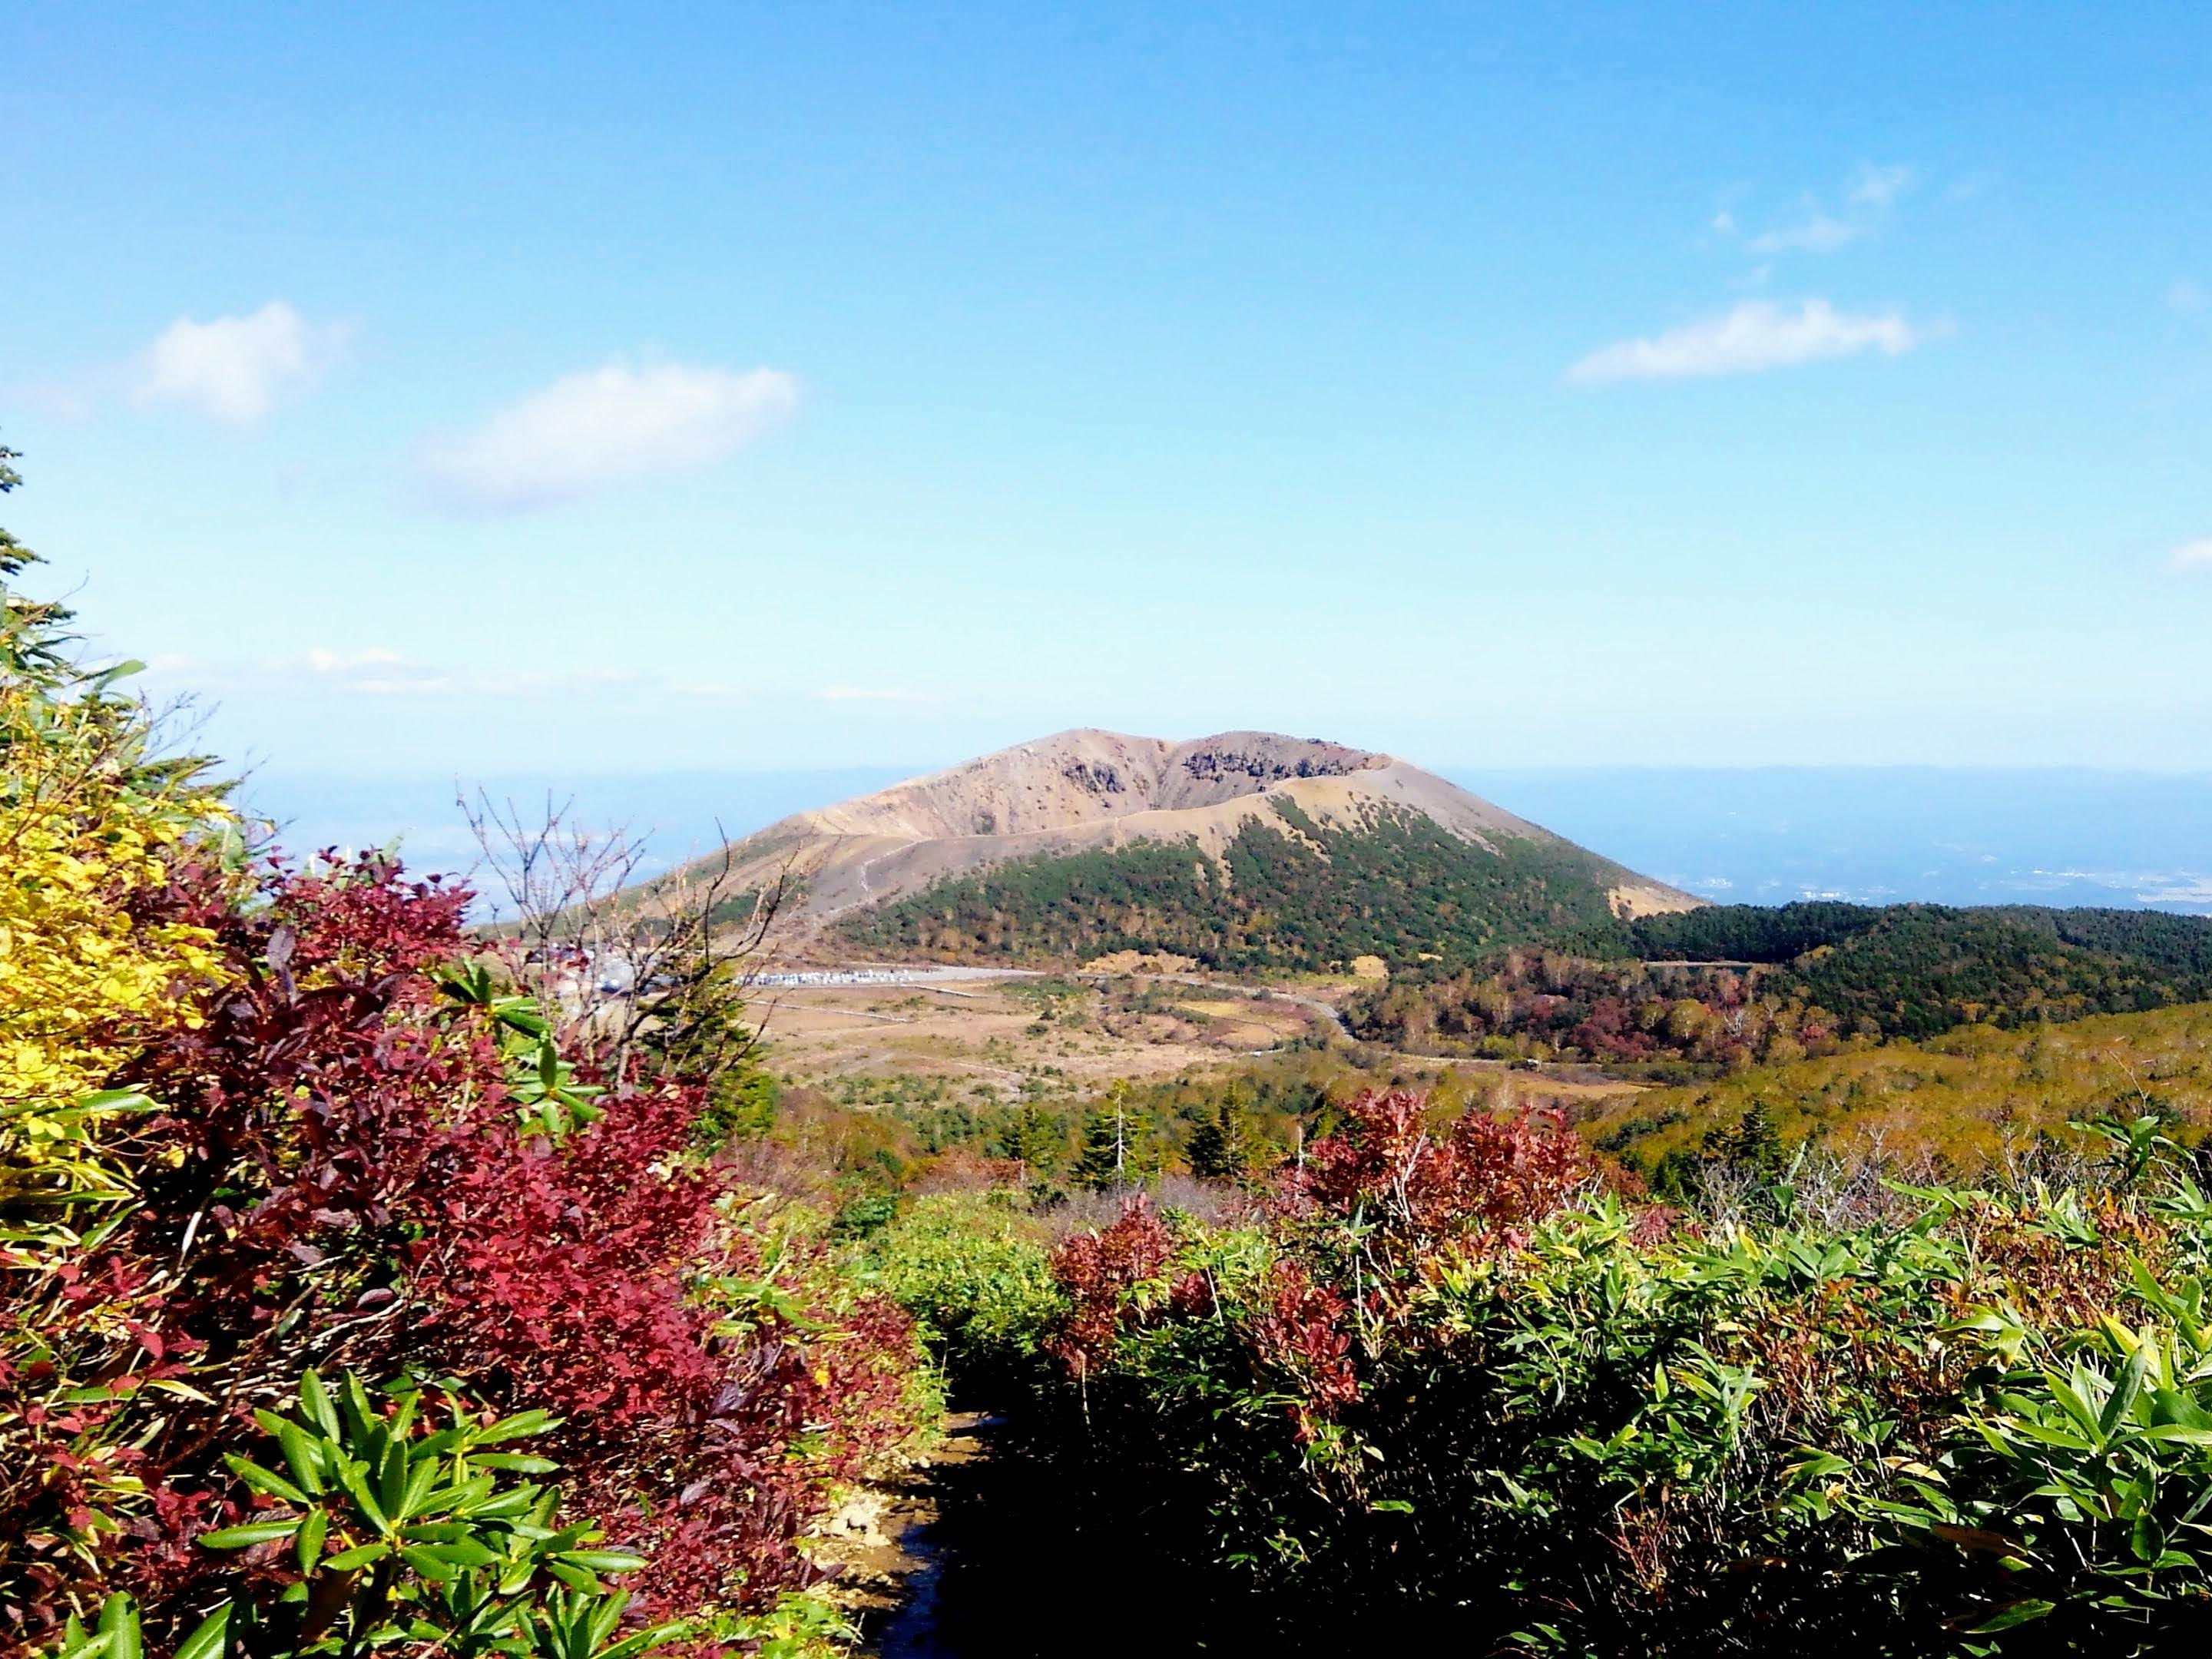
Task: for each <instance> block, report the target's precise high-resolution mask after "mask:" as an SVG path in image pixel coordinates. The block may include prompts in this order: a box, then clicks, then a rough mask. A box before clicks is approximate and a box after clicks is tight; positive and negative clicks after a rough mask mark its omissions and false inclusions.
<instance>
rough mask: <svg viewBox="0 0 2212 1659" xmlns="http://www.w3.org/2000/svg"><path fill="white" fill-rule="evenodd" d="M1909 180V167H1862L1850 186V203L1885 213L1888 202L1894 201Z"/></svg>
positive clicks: (1910, 174) (1910, 175)
mask: <svg viewBox="0 0 2212 1659" xmlns="http://www.w3.org/2000/svg"><path fill="white" fill-rule="evenodd" d="M1911 182H1912V169H1911V167H1872V166H1864V167H1860V168H1859V176H1858V180H1857V183H1855V184H1854V185H1852V186H1851V191H1850V204H1851V205H1852V206H1853V207H1857V208H1868V209H1870V210H1873V211H1874V212H1876V213H1887V212H1888V211H1889V207H1890V204H1892V203H1893V202H1894V201H1896V200H1897V198H1898V197H1899V195H1900V194H1901V193H1903V191H1904V190H1905V186H1906V185H1909V184H1911Z"/></svg>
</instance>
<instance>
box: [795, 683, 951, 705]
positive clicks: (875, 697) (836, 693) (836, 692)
mask: <svg viewBox="0 0 2212 1659" xmlns="http://www.w3.org/2000/svg"><path fill="white" fill-rule="evenodd" d="M815 695H816V696H818V697H820V698H821V699H822V701H823V702H944V701H945V697H944V695H943V693H941V692H937V691H908V690H900V689H898V688H896V687H891V686H881V687H878V686H867V685H825V686H823V688H822V689H821V690H819V691H817V693H815Z"/></svg>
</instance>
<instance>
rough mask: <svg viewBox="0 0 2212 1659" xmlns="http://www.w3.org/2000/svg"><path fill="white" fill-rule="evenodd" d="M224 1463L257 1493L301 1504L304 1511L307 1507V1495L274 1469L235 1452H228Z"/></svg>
mask: <svg viewBox="0 0 2212 1659" xmlns="http://www.w3.org/2000/svg"><path fill="white" fill-rule="evenodd" d="M222 1461H223V1462H224V1463H225V1464H227V1465H228V1467H229V1469H230V1472H231V1473H232V1474H234V1475H236V1476H237V1477H238V1478H239V1479H240V1480H243V1481H244V1482H246V1485H247V1486H251V1487H252V1488H253V1489H254V1490H255V1491H256V1492H267V1493H268V1494H269V1495H270V1497H271V1498H283V1500H284V1501H285V1502H286V1503H288V1504H299V1505H300V1506H301V1508H302V1509H304V1508H306V1507H307V1501H308V1499H307V1493H305V1492H301V1490H300V1489H299V1488H298V1487H297V1486H294V1485H293V1484H292V1483H291V1482H290V1481H289V1480H286V1479H285V1478H284V1477H283V1475H281V1474H277V1473H276V1472H275V1471H274V1470H273V1469H264V1468H262V1467H261V1465H259V1464H258V1463H256V1462H252V1461H250V1460H248V1459H246V1458H243V1457H240V1455H238V1454H237V1453H235V1452H226V1453H225V1454H224V1455H223V1460H222Z"/></svg>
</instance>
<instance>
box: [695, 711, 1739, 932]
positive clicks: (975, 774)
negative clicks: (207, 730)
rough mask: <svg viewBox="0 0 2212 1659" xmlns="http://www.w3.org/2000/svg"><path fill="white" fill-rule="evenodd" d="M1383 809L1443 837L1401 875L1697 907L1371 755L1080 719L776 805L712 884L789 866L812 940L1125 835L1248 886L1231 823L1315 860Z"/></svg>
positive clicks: (1267, 861)
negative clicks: (1489, 874) (1029, 737)
mask: <svg viewBox="0 0 2212 1659" xmlns="http://www.w3.org/2000/svg"><path fill="white" fill-rule="evenodd" d="M1386 822H1388V823H1397V824H1399V825H1400V826H1401V828H1402V827H1403V826H1404V825H1407V824H1418V823H1426V824H1427V825H1430V826H1433V828H1434V829H1436V830H1437V831H1439V832H1441V836H1442V838H1443V839H1439V838H1437V837H1436V836H1431V837H1430V838H1429V839H1428V840H1427V841H1426V842H1425V844H1424V848H1423V850H1422V852H1421V853H1420V854H1419V855H1418V857H1417V858H1416V860H1415V863H1414V865H1413V866H1408V867H1407V868H1406V869H1405V870H1404V871H1402V872H1401V873H1399V874H1397V875H1395V876H1394V877H1393V880H1394V881H1398V882H1400V883H1401V884H1407V883H1410V884H1413V885H1415V886H1419V885H1420V884H1422V882H1423V881H1424V879H1425V877H1424V874H1423V872H1422V869H1421V867H1419V866H1420V865H1421V861H1422V860H1425V861H1426V864H1427V865H1429V866H1439V867H1437V868H1436V869H1435V870H1433V871H1431V874H1433V875H1434V877H1435V878H1436V879H1437V881H1439V882H1442V883H1444V884H1449V883H1450V882H1451V881H1453V880H1455V879H1457V876H1455V874H1454V873H1453V872H1448V871H1446V870H1444V869H1443V868H1442V867H1441V865H1442V864H1449V863H1451V862H1453V861H1455V860H1457V859H1460V858H1465V859H1472V860H1476V861H1477V863H1478V865H1480V866H1481V867H1482V869H1484V870H1485V871H1487V869H1488V868H1489V866H1491V865H1493V864H1494V865H1497V866H1498V867H1499V868H1500V869H1502V868H1503V867H1504V865H1505V864H1507V863H1512V864H1514V865H1515V866H1516V869H1517V868H1518V867H1519V866H1521V865H1522V864H1525V863H1527V861H1528V854H1531V853H1532V852H1534V853H1539V854H1541V857H1542V860H1543V861H1544V865H1545V874H1544V876H1543V877H1542V878H1540V879H1542V880H1549V881H1552V882H1554V883H1560V882H1565V883H1570V884H1587V885H1588V886H1589V887H1590V888H1592V889H1595V894H1593V893H1579V894H1577V906H1578V908H1579V912H1580V913H1581V914H1583V915H1591V914H1595V913H1596V912H1595V911H1593V910H1592V908H1591V904H1590V902H1589V901H1590V900H1592V899H1593V898H1594V897H1595V896H1596V895H1600V894H1601V905H1600V908H1601V910H1602V912H1603V913H1605V914H1609V915H1612V916H1613V917H1617V918H1622V919H1627V918H1632V917H1636V916H1641V915H1656V914H1666V913H1671V912H1674V911H1680V910H1686V909H1691V908H1697V907H1698V906H1699V905H1700V904H1702V903H1703V902H1704V901H1702V900H1699V899H1698V898H1695V897H1694V896H1692V895H1690V894H1686V893H1683V892H1680V891H1679V890H1675V889H1674V888H1670V887H1668V886H1666V885H1665V884H1662V883H1659V882H1656V881H1653V880H1651V879H1650V878H1646V877H1643V876H1639V875H1638V874H1637V873H1636V872H1633V871H1631V870H1628V869H1626V868H1625V867H1624V866H1620V865H1618V864H1615V863H1613V861H1612V860H1607V859H1605V858H1603V857H1602V856H1601V855H1600V854H1595V853H1593V852H1590V851H1589V850H1588V849H1586V848H1579V847H1577V846H1575V845H1574V843H1572V842H1567V841H1566V840H1565V839H1564V838H1563V837H1560V836H1555V835H1553V833H1552V832H1551V831H1549V830H1547V829H1543V828H1542V827H1541V826H1540V825H1537V824H1534V823H1530V822H1528V820H1526V819H1524V818H1521V817H1516V815H1515V814H1513V813H1511V812H1510V811H1506V810H1505V809H1504V808H1503V807H1500V806H1498V805H1495V804H1494V803H1492V802H1490V801H1487V800H1486V799H1482V798H1481V797H1480V796H1477V795H1474V794H1471V793H1468V791H1466V790H1464V789H1462V788H1460V787H1458V786H1456V785H1455V784H1452V783H1449V782H1448V781H1445V780H1444V779H1443V778H1441V777H1438V776H1437V775H1435V774H1433V773H1431V772H1427V771H1424V770H1423V769H1420V768H1419V767H1416V766H1413V764H1411V763H1408V762H1407V761H1404V760H1402V759H1401V758H1399V757H1396V756H1393V755H1389V754H1385V753H1383V752H1381V751H1378V750H1365V749H1358V748H1354V747H1352V746H1349V745H1346V744H1338V743H1333V742H1329V741H1328V740H1326V739H1322V738H1293V737H1288V736H1285V735H1283V734H1281V733H1278V732H1258V731H1236V732H1218V733H1215V734H1213V735H1212V736H1210V737H1206V738H1194V739H1189V740H1186V741H1180V742H1178V741H1171V740H1168V739H1164V738H1146V737H1134V736H1130V735H1128V734H1126V733H1121V732H1107V731H1103V730H1099V729H1096V728H1090V727H1082V728H1076V729H1073V730H1071V731H1066V732H1057V733H1054V734H1053V735H1052V736H1050V737H1046V738H1037V739H1035V740H1033V741H1031V742H1029V743H1024V744H1014V745H1012V747H1009V748H1006V749H1002V750H996V751H994V752H993V753H991V754H987V755H982V756H978V757H975V758H973V759H971V760H968V761H963V762H962V763H958V764H957V765H955V766H951V767H947V768H945V769H941V770H939V771H937V772H933V773H928V774H925V775H921V776H918V777H915V778H910V779H907V780H904V781H901V782H898V783H895V784H893V785H891V786H890V787H887V788H884V789H881V790H878V791H876V792H874V793H871V794H867V795H863V796H860V797H857V798H855V799H852V800H848V801H842V802H840V803H837V804H836V805H831V806H827V807H821V808H815V809H811V810H809V811H802V812H797V813H793V814H792V815H791V816H789V817H786V818H783V819H781V820H779V821H778V822H777V823H773V824H770V825H769V826H768V827H767V828H766V829H762V830H760V831H758V832H757V833H756V834H754V835H752V836H747V837H745V838H744V839H743V840H741V841H738V842H734V843H732V845H731V846H730V848H727V849H726V852H727V855H728V856H729V858H730V860H731V864H732V868H731V874H730V877H729V878H728V884H730V885H732V886H734V887H736V888H738V889H739V890H748V891H758V890H764V889H766V888H768V887H769V886H771V885H772V884H774V883H775V880H776V879H777V878H778V877H779V876H780V875H781V873H782V872H786V871H788V872H791V873H792V874H793V875H794V876H795V877H797V878H798V890H797V892H796V894H795V896H794V897H793V901H792V902H791V903H790V904H789V905H788V907H787V917H786V920H785V924H784V927H783V932H784V936H785V938H786V939H787V940H788V939H793V935H794V933H795V934H796V935H797V936H798V937H799V938H800V939H803V938H804V937H805V935H807V934H809V933H811V934H813V935H815V936H817V938H818V936H819V935H820V934H821V933H823V931H824V930H825V929H828V928H829V927H832V926H834V925H838V924H843V923H849V922H850V921H851V920H852V919H853V918H854V917H856V916H859V915H868V914H880V913H882V912H883V911H884V910H885V909H887V908H890V907H894V906H898V905H901V904H908V903H911V902H913V901H915V900H916V899H918V898H919V897H920V896H921V895H923V894H925V893H927V892H929V891H931V890H933V889H939V888H945V887H948V886H949V885H950V884H957V883H960V882H962V881H965V880H972V879H974V878H978V877H980V876H981V875H983V874H984V873H985V872H992V871H1000V870H1005V869H1006V868H1008V867H1010V866H1029V865H1033V864H1042V863H1049V862H1051V861H1053V860H1064V859H1070V858H1076V857H1082V856H1088V855H1096V854H1103V855H1109V856H1111V855H1115V854H1123V853H1128V852H1131V851H1132V850H1133V849H1139V848H1145V849H1154V848H1190V849H1192V850H1193V851H1194V852H1195V854H1197V855H1198V858H1199V860H1201V861H1202V863H1203V865H1204V866H1206V868H1208V869H1210V871H1211V872H1212V874H1211V875H1210V876H1208V877H1207V878H1206V881H1207V882H1208V883H1210V884H1211V885H1212V886H1213V887H1216V888H1222V889H1225V888H1226V887H1228V886H1229V885H1231V884H1233V883H1234V882H1235V881H1236V880H1237V877H1236V876H1235V875H1234V874H1232V869H1233V868H1241V869H1243V871H1244V872H1245V874H1244V879H1245V880H1246V881H1247V883H1248V884H1249V883H1250V882H1252V881H1254V880H1255V879H1258V880H1261V881H1262V882H1264V880H1265V879H1266V878H1265V877H1264V876H1263V875H1258V874H1255V872H1257V871H1259V870H1261V869H1262V868H1263V867H1267V866H1272V865H1273V863H1274V862H1275V861H1274V860H1273V859H1272V857H1271V856H1263V857H1262V858H1261V859H1260V860H1259V861H1258V863H1257V864H1256V865H1255V861H1254V860H1252V859H1251V858H1250V857H1244V858H1242V859H1232V857H1231V850H1232V848H1237V847H1238V846H1239V845H1240V844H1241V845H1243V847H1244V848H1245V849H1246V851H1247V852H1248V853H1249V852H1250V851H1252V850H1253V849H1254V848H1258V850H1259V851H1260V852H1261V853H1262V854H1266V847H1265V844H1264V843H1258V842H1249V841H1245V840H1244V839H1243V838H1245V837H1247V836H1252V835H1255V834H1267V835H1273V836H1278V837H1280V838H1281V839H1282V840H1284V841H1285V842H1291V843H1295V844H1297V846H1298V847H1299V848H1301V849H1302V852H1301V856H1304V857H1309V858H1310V859H1318V860H1321V861H1322V863H1323V864H1327V863H1328V860H1329V859H1330V858H1331V856H1332V854H1330V852H1329V851H1328V846H1325V845H1324V843H1325V842H1327V843H1328V844H1329V845H1334V846H1336V847H1338V848H1345V847H1347V846H1350V845H1351V844H1352V843H1351V842H1346V841H1345V840H1344V839H1343V838H1344V837H1346V836H1349V837H1352V838H1354V840H1358V839H1359V838H1371V837H1372V836H1375V835H1376V834H1377V833H1378V832H1379V828H1380V826H1382V825H1383V824H1384V823H1386ZM713 862H714V863H716V864H719V863H720V855H716V856H715V858H714V860H713ZM1155 862H1157V860H1156V859H1155ZM692 867H694V868H697V867H699V866H692ZM1462 873H1464V872H1462ZM679 874H680V872H679ZM1514 879H1516V880H1517V879H1521V878H1519V877H1517V876H1516V878H1514ZM1308 885H1309V887H1310V886H1311V885H1312V884H1311V883H1310V882H1309V883H1308ZM1262 897H1263V895H1261V894H1260V893H1258V892H1251V893H1247V894H1245V895H1243V896H1241V902H1245V903H1247V904H1248V905H1257V904H1258V903H1259V902H1260V900H1261V898H1262ZM847 931H848V937H851V936H852V935H851V932H850V928H849V927H848V930H847ZM862 933H863V935H865V934H866V929H863V930H862ZM877 942H878V943H883V942H884V941H883V940H881V939H878V941H877ZM915 948H916V949H920V948H922V947H921V946H915Z"/></svg>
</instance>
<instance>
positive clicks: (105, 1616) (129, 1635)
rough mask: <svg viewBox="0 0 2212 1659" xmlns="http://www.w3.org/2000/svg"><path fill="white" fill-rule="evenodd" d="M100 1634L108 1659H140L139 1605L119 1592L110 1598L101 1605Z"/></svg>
mask: <svg viewBox="0 0 2212 1659" xmlns="http://www.w3.org/2000/svg"><path fill="white" fill-rule="evenodd" d="M100 1635H101V1636H102V1637H103V1638H106V1643H107V1646H106V1659H140V1647H139V1636H138V1604H137V1602H136V1601H132V1600H131V1598H130V1597H129V1596H127V1595H124V1594H123V1593H122V1592H121V1591H119V1590H118V1591H117V1592H116V1593H115V1594H114V1595H111V1596H109V1597H108V1598H107V1599H106V1601H103V1602H101V1603H100Z"/></svg>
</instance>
